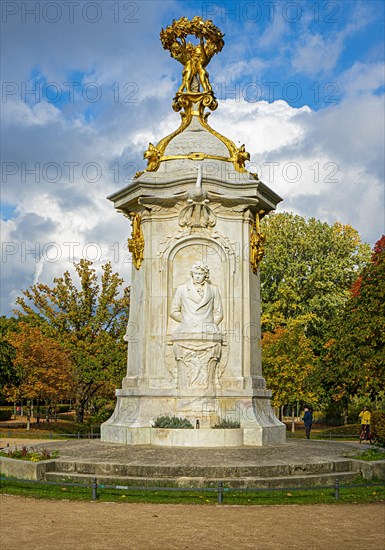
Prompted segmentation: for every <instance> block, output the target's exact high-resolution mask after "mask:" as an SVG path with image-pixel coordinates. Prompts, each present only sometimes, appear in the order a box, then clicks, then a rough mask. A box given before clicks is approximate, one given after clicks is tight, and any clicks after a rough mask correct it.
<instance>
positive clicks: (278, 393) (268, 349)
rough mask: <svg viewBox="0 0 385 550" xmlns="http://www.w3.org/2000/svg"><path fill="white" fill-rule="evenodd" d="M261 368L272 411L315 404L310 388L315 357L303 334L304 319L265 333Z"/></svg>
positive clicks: (315, 400)
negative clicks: (271, 403) (291, 406)
mask: <svg viewBox="0 0 385 550" xmlns="http://www.w3.org/2000/svg"><path fill="white" fill-rule="evenodd" d="M262 364H263V373H264V376H265V378H266V383H267V387H268V388H270V389H271V390H273V400H272V402H273V405H274V406H275V407H281V406H283V405H286V404H292V405H293V404H295V403H296V402H298V401H299V402H302V403H303V402H306V403H308V404H310V403H312V404H315V403H316V402H317V401H318V398H317V394H316V391H314V387H313V386H312V384H311V377H312V374H313V372H314V368H315V365H316V357H315V355H314V353H313V350H312V346H311V342H310V341H309V339H308V338H307V337H306V334H305V332H304V319H293V320H291V321H289V322H288V324H287V326H286V327H283V326H279V327H277V328H276V329H275V330H274V331H273V332H265V333H264V335H263V338H262Z"/></svg>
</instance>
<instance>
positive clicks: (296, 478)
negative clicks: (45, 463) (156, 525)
mask: <svg viewBox="0 0 385 550" xmlns="http://www.w3.org/2000/svg"><path fill="white" fill-rule="evenodd" d="M358 475H359V474H358V473H357V472H352V471H346V472H345V471H343V472H341V471H340V472H333V473H327V474H325V473H324V474H310V475H291V476H283V477H281V476H278V477H264V478H262V477H250V476H246V477H237V478H226V477H221V478H213V477H182V476H181V477H136V476H114V475H98V476H95V475H94V474H85V473H82V474H81V473H76V472H58V471H56V472H46V474H45V479H46V480H47V481H55V482H60V481H63V482H65V481H66V482H70V483H84V484H91V482H92V479H93V478H94V477H96V479H97V483H98V484H104V485H118V486H124V487H125V486H135V487H194V488H198V487H217V486H218V482H219V481H222V482H223V486H224V487H230V488H256V489H268V488H279V487H282V488H290V487H293V488H294V487H320V486H321V487H322V486H330V487H333V485H334V483H335V480H336V478H338V480H339V482H340V484H344V483H350V482H352V481H353V480H354V479H356V478H357V476H358Z"/></svg>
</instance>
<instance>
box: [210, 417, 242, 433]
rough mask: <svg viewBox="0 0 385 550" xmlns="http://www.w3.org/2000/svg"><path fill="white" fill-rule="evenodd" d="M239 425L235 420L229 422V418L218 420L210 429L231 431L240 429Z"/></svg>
mask: <svg viewBox="0 0 385 550" xmlns="http://www.w3.org/2000/svg"><path fill="white" fill-rule="evenodd" d="M240 427H241V424H240V423H239V422H238V421H236V420H230V419H229V418H220V419H219V420H218V422H217V423H216V424H214V426H212V428H213V429H214V430H229V429H230V430H231V429H236V428H240Z"/></svg>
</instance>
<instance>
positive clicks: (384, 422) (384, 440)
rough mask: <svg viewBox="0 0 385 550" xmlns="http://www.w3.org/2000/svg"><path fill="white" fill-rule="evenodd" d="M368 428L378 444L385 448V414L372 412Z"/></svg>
mask: <svg viewBox="0 0 385 550" xmlns="http://www.w3.org/2000/svg"><path fill="white" fill-rule="evenodd" d="M370 428H371V431H372V432H373V433H375V434H376V437H377V439H378V442H379V444H380V445H383V446H384V447H385V413H383V412H380V411H375V412H373V413H372V418H371V426H370Z"/></svg>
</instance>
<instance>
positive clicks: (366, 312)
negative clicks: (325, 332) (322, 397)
mask: <svg viewBox="0 0 385 550" xmlns="http://www.w3.org/2000/svg"><path fill="white" fill-rule="evenodd" d="M324 362H325V365H326V368H327V376H326V377H324V380H323V383H324V386H325V387H326V388H327V391H328V393H329V394H330V395H331V397H332V399H334V400H335V401H340V400H349V398H350V397H352V396H354V395H357V394H358V393H360V394H366V395H368V396H370V397H372V398H374V397H375V396H376V395H377V394H378V393H379V392H380V391H384V390H385V236H382V237H381V239H380V240H379V241H378V242H377V243H376V245H375V247H374V249H373V254H372V259H371V262H370V263H369V264H368V265H367V266H366V267H365V268H364V269H363V271H362V272H361V274H360V276H359V277H358V279H357V281H356V282H355V283H354V284H353V286H352V292H351V296H350V299H349V300H348V301H347V303H346V305H345V307H344V309H343V310H342V311H341V314H340V316H339V317H338V318H337V319H336V321H335V323H334V325H333V327H332V331H331V338H330V339H329V340H328V341H327V342H326V344H325V355H324Z"/></svg>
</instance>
